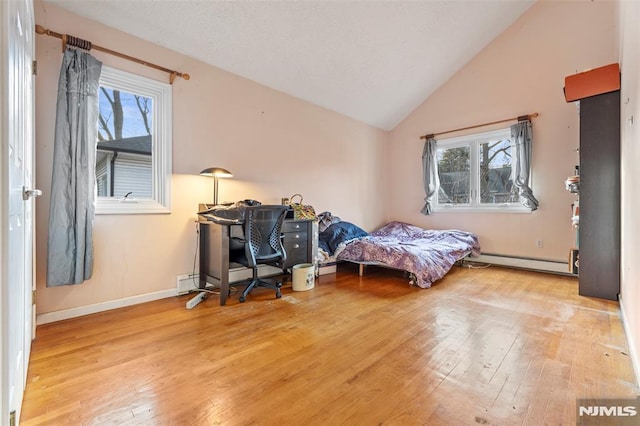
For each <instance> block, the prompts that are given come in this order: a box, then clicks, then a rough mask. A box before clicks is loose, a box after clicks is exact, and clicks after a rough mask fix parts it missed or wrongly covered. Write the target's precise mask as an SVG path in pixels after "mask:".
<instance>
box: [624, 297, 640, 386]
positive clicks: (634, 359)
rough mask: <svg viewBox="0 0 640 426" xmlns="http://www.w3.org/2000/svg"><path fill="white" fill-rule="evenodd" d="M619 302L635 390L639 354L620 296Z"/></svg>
mask: <svg viewBox="0 0 640 426" xmlns="http://www.w3.org/2000/svg"><path fill="white" fill-rule="evenodd" d="M619 302H620V314H621V316H622V326H623V327H624V334H625V336H626V337H627V346H629V357H631V365H633V372H634V373H635V375H636V383H635V384H636V386H637V388H636V392H637V391H638V390H640V354H639V353H638V352H637V351H636V348H638V346H637V344H638V343H640V342H637V341H636V340H635V336H634V335H633V333H632V332H631V331H632V330H631V328H630V327H629V323H628V322H627V315H626V314H625V312H624V303H622V296H620V299H619Z"/></svg>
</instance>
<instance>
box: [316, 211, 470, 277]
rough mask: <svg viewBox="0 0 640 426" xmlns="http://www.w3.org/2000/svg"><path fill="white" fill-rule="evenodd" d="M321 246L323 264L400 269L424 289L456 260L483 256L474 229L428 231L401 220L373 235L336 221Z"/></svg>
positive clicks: (447, 270)
mask: <svg viewBox="0 0 640 426" xmlns="http://www.w3.org/2000/svg"><path fill="white" fill-rule="evenodd" d="M319 246H320V253H321V255H320V256H323V257H324V260H321V261H320V265H322V263H323V262H325V263H326V262H330V261H332V260H335V261H348V262H354V263H358V264H360V265H377V266H385V267H389V268H394V269H399V270H402V271H406V272H407V273H408V274H409V276H410V283H411V284H413V285H416V286H418V287H421V288H429V287H431V284H432V283H433V282H435V281H437V280H439V279H441V278H442V277H444V276H445V275H446V274H447V272H449V270H450V269H451V268H452V267H453V265H454V264H455V262H457V261H459V260H461V259H463V258H465V257H466V256H469V255H472V256H479V255H480V244H479V242H478V237H477V236H476V235H475V234H473V233H471V232H466V231H460V230H456V229H449V230H427V229H422V228H420V227H418V226H415V225H411V224H408V223H404V222H397V221H394V222H390V223H388V224H386V225H384V226H383V227H381V228H379V229H377V230H375V231H373V232H372V233H370V234H367V233H366V232H365V231H364V230H362V229H361V228H359V227H357V226H356V225H353V224H351V223H349V222H343V221H339V222H335V223H332V224H331V225H330V226H328V227H327V228H326V230H324V231H321V232H320V235H319ZM327 248H328V251H327ZM361 272H362V269H361Z"/></svg>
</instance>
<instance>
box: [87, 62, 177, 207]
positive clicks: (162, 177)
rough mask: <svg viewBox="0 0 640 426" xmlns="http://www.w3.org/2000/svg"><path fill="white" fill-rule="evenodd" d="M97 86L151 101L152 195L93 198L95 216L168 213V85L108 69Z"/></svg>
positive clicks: (105, 68)
mask: <svg viewBox="0 0 640 426" xmlns="http://www.w3.org/2000/svg"><path fill="white" fill-rule="evenodd" d="M100 85H101V86H107V87H111V88H114V89H120V90H123V91H127V92H130V93H135V94H138V95H143V96H146V97H148V98H151V99H152V101H153V112H152V121H151V123H152V126H153V130H152V132H151V135H152V140H151V146H152V157H151V161H152V176H153V182H152V187H153V190H152V193H153V195H152V198H150V199H136V198H135V194H133V196H132V197H127V198H126V199H123V198H117V197H96V214H162V213H171V174H172V171H171V164H172V163H171V161H172V160H171V152H172V128H171V121H172V116H171V114H172V97H171V85H170V84H168V83H163V82H160V81H156V80H152V79H150V78H146V77H142V76H139V75H135V74H131V73H128V72H126V71H122V70H118V69H115V68H111V67H108V66H103V67H102V72H101V75H100ZM95 125H97V123H96V124H95ZM96 190H97V187H96Z"/></svg>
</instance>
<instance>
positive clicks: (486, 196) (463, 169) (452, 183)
mask: <svg viewBox="0 0 640 426" xmlns="http://www.w3.org/2000/svg"><path fill="white" fill-rule="evenodd" d="M514 151H515V149H514V146H513V143H512V142H511V130H510V129H502V130H497V131H493V132H488V133H481V134H475V135H468V136H462V137H458V138H450V139H442V140H439V141H438V142H437V150H436V161H437V167H438V179H439V184H438V188H437V191H436V197H435V199H436V202H435V206H434V210H436V211H444V210H464V211H487V210H489V211H496V210H497V211H500V210H502V211H522V212H529V211H530V209H527V208H526V207H524V206H523V205H522V204H521V203H520V200H519V198H520V197H519V195H518V189H517V188H516V186H515V185H514V184H513V170H512V159H513V158H514Z"/></svg>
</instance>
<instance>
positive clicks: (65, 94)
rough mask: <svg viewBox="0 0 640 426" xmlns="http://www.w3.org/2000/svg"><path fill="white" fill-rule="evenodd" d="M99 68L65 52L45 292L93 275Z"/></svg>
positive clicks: (92, 61)
mask: <svg viewBox="0 0 640 426" xmlns="http://www.w3.org/2000/svg"><path fill="white" fill-rule="evenodd" d="M101 69H102V63H101V62H100V61H98V60H97V59H95V58H94V57H92V56H91V55H89V54H88V53H87V52H84V51H81V50H77V49H72V48H69V49H67V50H66V51H65V52H64V55H63V58H62V67H61V69H60V78H59V80H58V102H57V110H56V127H55V137H54V150H53V175H52V179H51V204H50V207H49V239H48V243H47V286H48V287H51V286H61V285H67V284H79V283H82V282H83V281H85V280H87V279H89V278H91V274H92V273H93V217H94V212H95V196H96V195H95V192H96V190H95V162H96V136H97V123H98V89H99V80H100V71H101Z"/></svg>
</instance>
